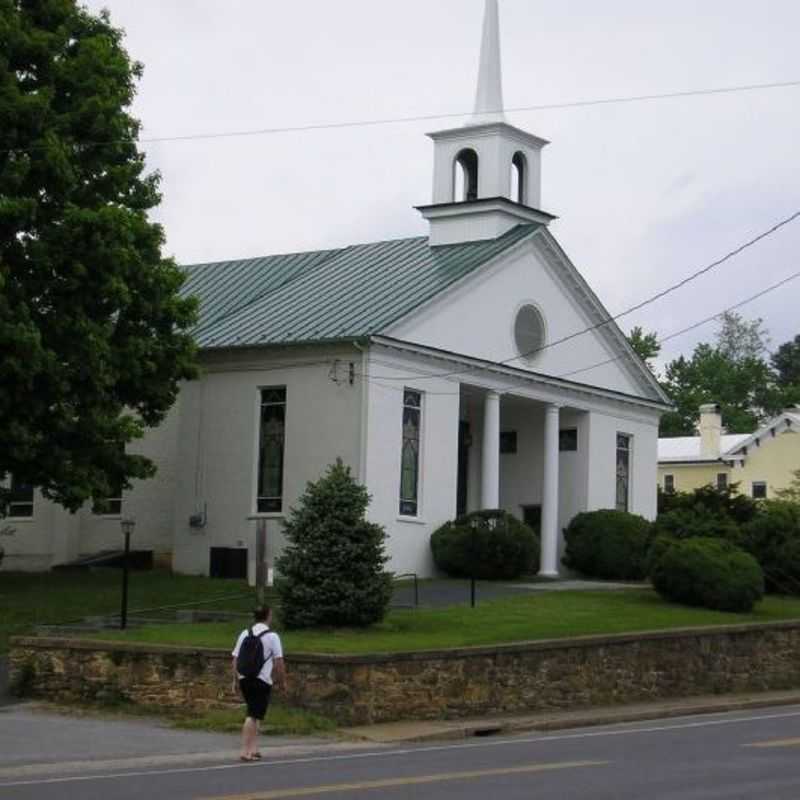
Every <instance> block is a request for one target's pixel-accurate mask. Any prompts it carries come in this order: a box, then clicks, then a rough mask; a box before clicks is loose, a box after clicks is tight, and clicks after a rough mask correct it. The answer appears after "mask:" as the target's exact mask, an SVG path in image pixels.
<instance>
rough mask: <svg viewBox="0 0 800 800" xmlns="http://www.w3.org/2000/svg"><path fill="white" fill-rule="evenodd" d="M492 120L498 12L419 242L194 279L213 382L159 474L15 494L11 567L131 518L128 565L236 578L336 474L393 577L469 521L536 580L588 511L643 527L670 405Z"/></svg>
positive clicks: (255, 262)
mask: <svg viewBox="0 0 800 800" xmlns="http://www.w3.org/2000/svg"><path fill="white" fill-rule="evenodd" d="M502 108H503V96H502V80H501V67H500V36H499V23H498V9H497V0H487V3H486V15H485V19H484V27H483V40H482V44H481V55H480V68H479V76H478V88H477V96H476V103H475V113H474V115H473V116H472V118H471V119H469V120H468V121H467V122H466V124H465V125H463V126H462V127H457V128H452V129H448V130H441V131H436V132H434V133H431V134H429V136H430V138H431V140H432V141H433V150H434V167H433V170H434V174H433V197H432V201H431V203H429V204H426V205H421V206H419V207H418V209H417V210H418V211H419V213H421V214H422V216H423V217H424V218H425V220H426V221H427V223H428V226H429V230H428V236H427V237H419V238H412V239H398V240H394V241H381V242H375V243H371V244H358V245H353V246H350V247H345V248H342V249H337V250H324V251H318V252H307V253H293V254H290V255H272V256H265V257H263V258H252V259H247V260H240V261H227V262H221V263H211V264H199V265H195V266H190V267H186V273H187V276H188V277H187V281H186V284H185V286H184V288H183V291H184V292H185V293H187V294H193V295H196V296H198V297H199V298H200V304H201V306H200V307H201V318H200V321H199V323H198V325H197V327H196V329H195V331H194V334H195V337H196V340H197V342H198V344H199V346H200V361H201V364H202V376H201V377H200V378H199V379H198V380H196V381H193V382H191V383H188V384H187V385H185V386H184V387H183V388H182V391H181V393H180V396H179V399H178V402H177V403H176V405H175V407H174V408H173V409H172V411H171V412H170V415H169V417H168V419H167V420H166V421H165V423H164V424H163V425H162V426H161V427H159V428H158V429H156V430H153V431H151V432H150V433H149V435H148V436H147V437H146V438H145V439H144V440H143V441H141V442H138V443H137V444H136V446H135V449H136V451H137V452H142V453H145V454H147V455H148V456H150V457H151V458H152V459H153V460H154V461H155V463H156V464H157V466H158V474H157V476H156V478H154V479H153V480H151V481H147V482H141V483H138V484H137V485H136V486H134V488H133V489H132V490H130V491H128V492H125V493H124V494H122V495H121V496H120V497H117V498H111V499H110V501H111V502H109V503H108V504H107V505H106V507H105V513H94V512H93V510H92V509H90V508H86V509H84V510H82V511H81V512H79V513H77V514H69V513H68V512H66V511H64V510H63V509H61V508H60V507H59V506H56V505H54V504H52V503H50V502H48V501H45V500H44V499H43V498H42V497H41V496H40V495H39V494H38V493H37V492H35V491H30V490H27V493H26V490H25V488H24V487H21V488H20V491H18V492H17V493H16V494H15V497H14V503H13V504H12V507H11V516H10V517H9V518H7V519H6V520H4V521H3V525H2V526H0V527H3V528H5V533H6V535H5V536H4V537H3V538H2V539H0V546H2V547H3V548H4V549H5V552H6V557H5V559H4V562H3V565H2V568H3V569H47V568H49V567H52V566H54V565H57V564H63V563H67V562H70V561H73V560H75V559H77V558H80V557H83V556H87V555H89V554H93V553H98V552H102V551H110V550H118V549H119V548H120V547H121V543H122V534H121V531H120V522H121V520H122V518H124V517H132V518H134V519H135V521H136V527H135V530H134V534H133V540H132V547H133V549H136V550H143V551H150V552H152V553H153V554H154V557H155V560H156V561H157V562H158V563H168V564H171V566H172V567H173V569H174V570H176V571H177V572H182V573H193V574H212V575H218V576H239V575H244V574H245V572H246V571H247V565H248V563H250V564H252V561H253V558H254V542H255V538H256V529H257V526H258V524H259V521H260V520H266V525H267V558H268V560H272V559H274V556H275V554H276V553H277V552H279V550H280V548H281V547H282V544H283V540H282V537H281V527H282V523H283V520H284V519H285V517H286V515H287V513H288V512H289V510H290V509H291V508H292V506H293V504H295V503H296V501H297V499H298V497H299V496H300V495H301V494H302V493H303V491H304V490H305V486H306V483H307V482H308V481H313V480H316V479H317V478H319V477H320V476H321V475H322V474H323V473H324V471H325V470H326V468H327V466H328V465H330V464H331V463H333V462H334V461H335V460H336V459H337V458H341V459H342V460H343V461H344V462H345V463H346V464H348V465H350V466H351V467H352V470H353V474H354V475H355V476H356V477H357V479H358V480H359V481H360V482H362V483H363V484H365V485H366V486H367V488H368V490H369V492H370V494H371V495H372V502H371V505H370V507H369V510H368V516H369V518H370V519H371V520H373V521H374V522H378V523H380V524H381V525H383V526H384V527H385V528H386V531H387V534H388V538H387V551H388V553H389V555H390V562H389V568H390V569H391V570H393V571H395V572H397V573H406V572H415V573H417V574H418V575H420V576H430V575H432V574H434V572H435V569H434V565H433V561H432V558H431V553H430V544H429V541H430V535H431V533H432V532H433V531H434V530H435V529H436V528H437V527H438V526H439V525H441V524H442V523H443V522H445V521H447V520H450V519H453V518H454V517H456V516H457V515H459V514H462V513H464V512H467V511H472V510H476V509H483V508H503V509H506V510H507V511H509V512H510V513H512V514H514V515H515V516H517V517H519V518H520V519H523V520H526V521H528V522H530V523H531V524H533V525H534V526H536V527H537V528H538V529H539V530H540V532H541V543H542V544H541V547H542V552H541V572H542V574H543V575H546V576H555V575H557V574H558V573H559V570H560V569H563V568H562V567H561V566H560V561H561V553H562V546H563V542H562V533H561V532H562V529H563V528H564V527H565V526H566V525H567V523H568V522H569V521H570V519H571V518H572V517H573V516H574V515H575V514H577V513H578V512H580V511H585V510H593V509H601V508H617V509H623V510H627V511H631V512H634V513H637V514H641V515H643V516H645V517H648V518H652V517H654V516H655V512H656V485H657V476H656V469H657V441H658V421H659V417H660V415H661V414H662V413H663V412H664V411H665V410H666V409H667V408H668V402H667V398H666V397H665V396H664V394H663V393H662V391H661V389H660V388H659V386H658V384H657V383H656V381H655V380H654V378H653V376H652V375H651V374H650V372H649V370H648V369H647V367H646V366H645V365H644V364H643V363H642V362H641V361H640V360H639V358H638V357H637V356H636V355H635V353H634V352H633V350H632V349H631V348H630V346H629V345H628V342H627V340H626V338H625V336H624V335H623V333H622V332H621V331H620V330H619V328H618V327H617V326H616V324H614V323H613V322H611V321H608V319H609V314H608V312H607V311H606V309H605V308H604V306H603V305H602V304H601V302H600V300H599V299H598V298H597V296H596V295H595V294H594V293H593V292H592V290H591V289H590V288H589V286H588V285H587V283H586V282H585V281H584V279H583V278H582V277H581V275H580V273H579V272H578V270H577V268H576V267H575V266H574V265H573V264H572V263H571V262H570V260H569V258H568V257H567V255H566V254H565V253H564V251H563V250H562V249H561V247H560V246H559V244H558V242H557V241H556V240H555V238H554V237H553V235H552V233H551V232H550V230H549V228H548V226H549V224H550V222H551V221H552V220H553V219H554V217H553V216H552V215H551V214H548V213H547V212H546V211H543V210H542V205H543V200H542V197H541V192H540V188H541V162H542V154H543V150H544V147H545V145H547V144H548V143H547V142H546V141H545V140H544V139H541V138H539V137H538V136H535V135H534V134H532V133H528V132H527V131H524V130H521V129H519V128H516V127H514V126H513V125H511V124H509V123H508V122H507V121H506V120H505V118H504V115H503V113H502ZM576 334H580V335H576ZM132 449H133V448H132Z"/></svg>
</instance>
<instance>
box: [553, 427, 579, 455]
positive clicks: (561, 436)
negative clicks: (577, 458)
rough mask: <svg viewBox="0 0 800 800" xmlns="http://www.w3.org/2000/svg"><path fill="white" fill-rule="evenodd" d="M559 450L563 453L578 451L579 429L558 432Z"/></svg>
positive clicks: (566, 429)
mask: <svg viewBox="0 0 800 800" xmlns="http://www.w3.org/2000/svg"><path fill="white" fill-rule="evenodd" d="M558 449H559V450H560V451H561V452H562V453H574V452H576V451H577V450H578V429H577V428H564V429H563V430H560V431H559V432H558Z"/></svg>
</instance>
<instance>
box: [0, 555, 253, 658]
mask: <svg viewBox="0 0 800 800" xmlns="http://www.w3.org/2000/svg"><path fill="white" fill-rule="evenodd" d="M121 581H122V572H121V570H119V569H93V570H91V571H89V572H47V573H24V572H0V653H4V652H5V651H6V650H7V649H8V639H9V637H10V636H17V635H20V634H25V633H31V632H32V631H33V628H34V626H35V625H57V624H61V623H65V622H73V621H77V620H80V619H82V618H83V617H85V616H91V615H105V614H118V613H119V610H120V597H121V588H120V587H121ZM218 597H226V598H231V599H226V600H221V601H220V602H214V603H210V604H206V603H205V601H209V600H214V599H215V598H218ZM254 597H255V596H254V594H253V590H252V589H250V588H249V587H248V586H247V583H246V582H245V581H229V580H224V581H220V580H212V579H210V578H202V577H195V576H190V575H172V574H170V573H168V572H165V571H161V570H153V571H146V572H131V574H130V585H129V592H128V598H129V600H128V608H129V610H130V611H135V610H138V609H149V608H154V607H157V606H165V605H174V604H178V603H200V602H203V603H204V604H203V605H201V606H199V607H200V608H211V609H224V610H227V611H239V610H240V611H242V612H243V613H247V612H249V610H250V609H251V608H252V607H253V604H254Z"/></svg>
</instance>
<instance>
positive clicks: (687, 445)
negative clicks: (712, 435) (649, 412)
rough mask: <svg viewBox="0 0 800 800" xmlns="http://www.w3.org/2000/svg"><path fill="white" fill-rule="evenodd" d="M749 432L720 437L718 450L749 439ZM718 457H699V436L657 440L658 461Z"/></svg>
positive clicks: (699, 459)
mask: <svg viewBox="0 0 800 800" xmlns="http://www.w3.org/2000/svg"><path fill="white" fill-rule="evenodd" d="M749 438H750V434H749V433H729V434H725V435H724V436H721V437H720V452H721V454H725V453H727V452H728V451H729V450H733V449H734V448H735V447H738V446H739V445H740V444H741V443H742V442H744V441H745V439H749ZM720 457H721V456H718V457H716V458H715V457H713V456H712V457H710V458H709V457H705V458H701V457H700V437H699V436H672V437H670V438H668V439H659V440H658V460H659V461H719V458H720Z"/></svg>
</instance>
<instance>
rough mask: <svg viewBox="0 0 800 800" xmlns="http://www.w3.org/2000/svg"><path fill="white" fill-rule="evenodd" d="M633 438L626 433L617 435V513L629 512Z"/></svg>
mask: <svg viewBox="0 0 800 800" xmlns="http://www.w3.org/2000/svg"><path fill="white" fill-rule="evenodd" d="M630 457H631V437H630V436H628V435H627V434H624V433H618V434H617V511H627V510H628V494H629V491H628V489H629V486H630V469H631V464H630Z"/></svg>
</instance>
